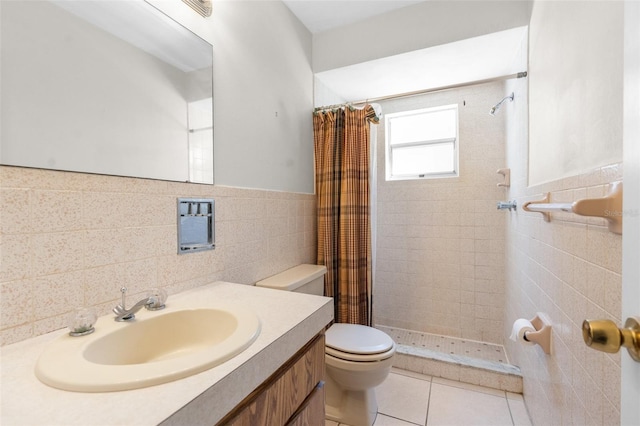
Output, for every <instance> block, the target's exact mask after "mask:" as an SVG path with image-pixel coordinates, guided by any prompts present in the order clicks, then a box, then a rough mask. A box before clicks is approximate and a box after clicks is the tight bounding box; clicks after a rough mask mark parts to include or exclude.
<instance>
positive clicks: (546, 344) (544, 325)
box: [524, 314, 551, 355]
mask: <svg viewBox="0 0 640 426" xmlns="http://www.w3.org/2000/svg"><path fill="white" fill-rule="evenodd" d="M530 322H531V325H533V327H534V328H535V329H536V331H528V332H526V333H524V339H525V340H526V341H528V342H532V343H535V344H538V345H540V347H541V348H542V350H543V351H544V353H545V354H548V355H551V324H549V323H548V322H546V321H545V320H543V319H542V318H541V317H540V314H538V315H536V316H535V318H533V319H532V320H531V321H530Z"/></svg>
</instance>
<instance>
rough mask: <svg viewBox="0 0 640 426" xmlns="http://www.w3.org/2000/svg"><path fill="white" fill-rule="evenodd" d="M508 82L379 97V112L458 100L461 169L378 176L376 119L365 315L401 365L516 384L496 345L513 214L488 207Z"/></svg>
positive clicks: (381, 150)
mask: <svg viewBox="0 0 640 426" xmlns="http://www.w3.org/2000/svg"><path fill="white" fill-rule="evenodd" d="M507 86H508V83H506V82H505V81H496V82H490V83H484V84H478V85H473V86H467V87H462V88H458V89H451V90H446V91H440V92H435V93H428V94H423V95H417V96H411V97H402V98H397V99H390V100H383V101H379V103H380V104H381V106H382V112H383V114H385V115H386V114H392V113H396V112H402V111H412V110H419V109H424V108H433V107H438V106H442V105H452V104H457V105H458V140H457V143H458V156H459V159H458V162H459V169H458V171H459V173H458V176H456V177H446V178H434V179H428V178H420V179H407V180H386V179H385V164H386V159H385V158H384V157H385V155H386V154H385V153H386V149H385V124H384V119H382V120H381V123H380V125H379V126H378V129H377V149H376V151H377V163H378V164H377V185H376V191H375V198H376V204H375V205H376V209H377V211H376V213H375V215H376V221H375V223H376V225H375V228H374V231H375V234H376V239H375V241H376V242H375V244H376V250H375V253H376V256H375V269H374V292H373V297H374V302H373V303H374V304H373V320H374V324H375V326H376V327H378V328H380V329H381V330H383V331H385V332H387V333H388V334H389V335H390V336H391V337H392V338H394V340H396V342H397V343H398V345H399V346H398V356H397V357H396V358H397V363H396V366H397V367H399V368H403V369H408V370H413V371H417V372H420V373H424V374H428V375H433V376H439V377H445V378H449V379H454V380H461V381H466V382H470V383H475V384H482V385H485V386H493V387H497V388H499V389H506V390H510V391H513V392H520V391H521V390H522V379H521V376H520V373H519V370H518V368H517V367H515V366H512V365H510V364H509V360H508V359H507V357H506V355H505V352H504V348H503V347H502V344H503V338H504V331H503V330H504V324H503V317H504V310H505V306H504V303H505V299H506V298H505V277H504V270H505V250H504V238H505V219H506V217H507V215H509V214H512V213H511V210H497V209H496V202H497V201H500V200H503V199H505V197H506V194H507V192H506V191H507V189H506V188H505V187H503V186H498V185H497V184H498V183H499V182H502V181H503V177H502V176H500V175H498V174H497V173H496V171H497V170H498V169H501V168H504V167H505V165H506V154H505V139H506V134H505V123H506V122H505V116H506V114H505V111H504V110H505V109H507V107H508V105H509V104H510V103H511V102H513V101H514V99H513V94H511V95H510V96H506V97H505V94H507V93H509V92H507ZM505 92H506V93H505ZM499 99H502V100H501V101H500V102H499V103H498V104H497V105H496V106H495V107H494V108H493V109H491V106H492V105H494V104H495V102H496V101H497V100H499ZM507 100H509V101H511V102H508V103H505V101H507ZM501 106H502V109H503V110H501V111H498V108H500V107H501ZM489 112H490V114H488V113H489Z"/></svg>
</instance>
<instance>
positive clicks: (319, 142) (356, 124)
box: [313, 105, 378, 325]
mask: <svg viewBox="0 0 640 426" xmlns="http://www.w3.org/2000/svg"><path fill="white" fill-rule="evenodd" d="M372 122H374V123H377V122H378V118H377V117H376V114H375V111H374V110H373V107H371V106H370V105H367V106H365V108H364V109H355V108H352V107H346V108H339V109H337V110H329V111H323V112H315V113H314V117H313V135H314V146H315V171H316V198H317V211H318V258H317V263H318V265H325V266H326V267H327V274H326V275H325V295H326V296H329V297H333V298H334V307H335V321H336V322H342V323H351V324H363V325H371V322H372V318H371V286H372V279H371V222H370V204H369V152H370V150H369V143H370V142H369V136H370V130H369V124H370V123H372Z"/></svg>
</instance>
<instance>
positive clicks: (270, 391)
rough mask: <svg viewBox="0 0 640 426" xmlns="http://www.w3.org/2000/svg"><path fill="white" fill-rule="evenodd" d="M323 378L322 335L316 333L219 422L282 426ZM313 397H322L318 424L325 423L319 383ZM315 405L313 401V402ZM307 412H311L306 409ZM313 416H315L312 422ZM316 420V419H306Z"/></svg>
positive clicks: (223, 423) (239, 425)
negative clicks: (315, 395) (315, 335)
mask: <svg viewBox="0 0 640 426" xmlns="http://www.w3.org/2000/svg"><path fill="white" fill-rule="evenodd" d="M323 379H324V335H319V336H317V337H316V338H314V339H313V340H312V341H311V342H309V343H308V344H307V345H306V346H305V347H304V348H303V349H301V350H300V351H299V352H298V353H297V354H296V355H294V356H293V357H292V358H291V359H290V360H289V361H287V362H286V363H285V364H284V365H283V366H282V368H280V369H279V370H278V371H276V372H275V373H274V374H273V375H272V376H271V377H270V378H269V379H268V380H267V381H266V382H264V383H263V384H262V386H260V387H259V388H258V389H256V390H255V391H254V392H253V393H252V395H250V396H249V397H247V399H245V401H244V402H242V403H241V404H240V405H239V406H238V407H237V408H236V409H235V410H234V411H233V412H232V414H230V415H229V416H228V417H227V418H225V419H223V420H222V421H221V422H220V423H219V424H221V425H231V426H256V425H269V426H282V425H285V424H287V422H288V421H289V420H290V419H291V418H292V416H294V414H295V415H297V414H298V413H299V410H300V407H301V406H302V405H303V403H305V402H306V400H307V397H308V396H309V395H310V394H311V393H312V392H313V391H314V389H316V387H317V385H318V383H319V382H320V381H322V380H323ZM316 393H318V394H319V395H321V396H320V397H316V400H314V403H315V404H317V399H320V398H321V399H322V401H323V404H322V412H321V413H320V412H318V411H317V410H315V411H314V413H318V414H313V415H318V416H321V417H319V419H317V421H318V422H320V423H317V424H318V425H323V424H324V388H322V387H319V388H318V389H316ZM314 406H315V405H314ZM307 415H308V416H310V415H312V412H311V411H309V413H308V414H307ZM315 421H316V420H315V419H314V422H315ZM307 424H316V423H307Z"/></svg>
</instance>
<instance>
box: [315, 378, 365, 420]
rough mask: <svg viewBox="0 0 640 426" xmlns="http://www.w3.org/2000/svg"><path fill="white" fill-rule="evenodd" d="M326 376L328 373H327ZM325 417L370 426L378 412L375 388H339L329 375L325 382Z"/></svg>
mask: <svg viewBox="0 0 640 426" xmlns="http://www.w3.org/2000/svg"><path fill="white" fill-rule="evenodd" d="M327 376H328V375H327ZM325 397H326V406H325V417H326V418H327V420H333V421H334V422H338V423H346V424H348V425H350V426H372V425H373V422H374V421H375V420H376V415H377V413H378V403H377V401H376V392H375V388H370V389H366V390H345V389H341V388H340V387H339V386H338V385H337V384H336V383H335V382H334V381H333V380H332V379H331V377H327V381H326V383H325Z"/></svg>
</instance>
